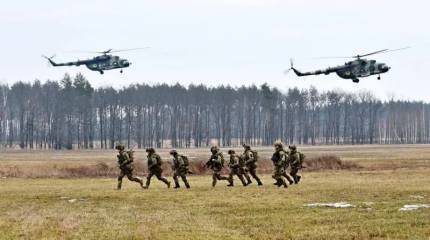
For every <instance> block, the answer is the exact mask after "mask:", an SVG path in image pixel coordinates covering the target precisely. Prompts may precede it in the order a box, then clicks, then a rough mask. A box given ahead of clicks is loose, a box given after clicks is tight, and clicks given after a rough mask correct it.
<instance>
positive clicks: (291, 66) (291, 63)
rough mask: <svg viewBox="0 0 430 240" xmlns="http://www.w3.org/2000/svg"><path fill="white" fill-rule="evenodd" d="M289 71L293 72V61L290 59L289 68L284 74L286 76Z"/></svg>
mask: <svg viewBox="0 0 430 240" xmlns="http://www.w3.org/2000/svg"><path fill="white" fill-rule="evenodd" d="M291 70H294V61H293V59H292V58H290V68H288V69H287V70H285V71H284V74H285V75H287V74H288V73H289V72H290V71H291Z"/></svg>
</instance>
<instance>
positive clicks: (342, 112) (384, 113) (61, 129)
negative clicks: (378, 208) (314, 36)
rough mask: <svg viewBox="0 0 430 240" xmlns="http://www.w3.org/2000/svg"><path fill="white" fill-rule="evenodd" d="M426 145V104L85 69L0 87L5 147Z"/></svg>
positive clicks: (429, 118)
mask: <svg viewBox="0 0 430 240" xmlns="http://www.w3.org/2000/svg"><path fill="white" fill-rule="evenodd" d="M278 139H280V140H282V141H284V142H285V143H288V144H312V145H317V144H401V143H414V144H415V143H429V141H430V105H429V104H427V103H424V102H418V101H403V100H390V101H381V100H380V99H378V98H376V97H375V96H374V95H373V94H372V93H371V92H360V93H357V94H353V93H347V92H343V91H340V90H334V91H325V92H320V91H318V90H317V89H316V88H314V87H311V88H309V89H298V88H290V89H282V91H281V90H280V89H277V88H271V87H269V86H268V85H267V84H264V85H262V86H258V87H257V86H242V87H239V88H232V87H230V86H218V87H207V86H204V85H190V86H188V87H185V86H182V85H180V84H176V85H167V84H158V85H147V84H133V85H130V86H128V87H124V88H122V89H115V88H112V87H101V88H97V89H95V88H93V87H92V86H91V84H90V83H89V81H88V80H87V79H86V78H85V77H84V76H83V75H82V74H77V75H76V76H74V77H72V76H70V75H68V74H66V75H65V76H64V77H63V78H62V79H61V80H60V81H46V82H45V83H41V82H40V81H37V80H36V81H33V82H31V83H26V82H17V83H14V84H13V85H11V86H8V85H5V84H3V85H1V84H0V146H1V148H21V149H92V148H102V149H112V148H114V145H115V144H116V143H118V142H121V143H124V144H126V145H127V146H128V147H135V148H144V147H148V146H153V147H157V148H162V147H174V148H176V147H179V148H180V147H187V148H188V147H206V146H209V145H212V144H219V145H220V146H238V145H240V144H243V143H249V144H252V145H271V144H273V142H274V141H275V140H278Z"/></svg>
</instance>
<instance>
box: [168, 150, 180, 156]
mask: <svg viewBox="0 0 430 240" xmlns="http://www.w3.org/2000/svg"><path fill="white" fill-rule="evenodd" d="M169 154H170V155H176V154H178V152H177V151H176V150H175V149H173V150H170V152H169Z"/></svg>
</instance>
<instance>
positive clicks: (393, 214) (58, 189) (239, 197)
mask: <svg viewBox="0 0 430 240" xmlns="http://www.w3.org/2000/svg"><path fill="white" fill-rule="evenodd" d="M429 174H430V171H429V170H427V169H423V170H404V171H403V172H402V173H399V172H397V171H371V172H369V171H326V172H308V173H304V174H303V176H304V177H303V182H302V183H301V184H299V185H293V186H290V188H288V190H285V189H283V188H276V187H275V186H273V185H272V184H271V183H272V181H273V180H272V179H271V177H270V175H264V176H263V181H264V183H265V185H264V186H262V187H258V186H256V185H252V186H250V187H246V188H244V187H242V186H237V187H234V188H227V187H225V185H226V183H225V182H222V183H220V184H219V185H217V187H216V188H215V189H212V188H211V187H210V181H211V178H210V177H209V176H192V177H190V183H191V185H192V188H191V189H189V190H187V189H179V190H174V189H167V188H165V186H164V185H163V184H162V183H160V182H158V181H154V182H153V187H152V188H151V189H150V190H144V191H142V190H141V189H140V188H139V187H138V185H137V184H135V183H131V182H128V181H125V182H124V190H123V191H120V192H118V191H115V190H114V188H115V184H116V179H114V178H111V179H105V178H97V179H55V180H52V179H12V178H11V179H0V196H1V198H0V212H1V213H2V214H1V215H0V233H1V235H0V239H264V240H266V239H428V236H430V228H428V226H429V225H430V218H429V217H428V216H429V213H430V209H422V210H419V211H414V212H400V211H398V209H399V208H400V207H401V206H402V205H404V204H413V203H429V201H430V179H429V178H428V176H429ZM411 195H420V196H423V198H422V199H416V198H411ZM73 199H76V200H75V201H70V200H73ZM339 201H347V202H349V203H351V204H354V205H356V207H355V208H351V209H330V208H308V207H305V206H304V204H307V203H314V202H339Z"/></svg>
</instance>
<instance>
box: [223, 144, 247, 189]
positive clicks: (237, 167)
mask: <svg viewBox="0 0 430 240" xmlns="http://www.w3.org/2000/svg"><path fill="white" fill-rule="evenodd" d="M228 154H229V155H230V162H229V163H228V167H229V168H230V174H229V176H228V178H229V179H230V184H229V185H227V186H229V187H233V186H234V183H233V175H236V176H237V177H238V178H239V179H240V181H241V182H242V185H243V186H246V185H247V183H246V182H245V179H244V178H243V174H244V169H243V165H244V164H243V163H244V161H243V159H242V158H241V157H239V155H237V154H236V152H235V151H234V150H229V151H228Z"/></svg>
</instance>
